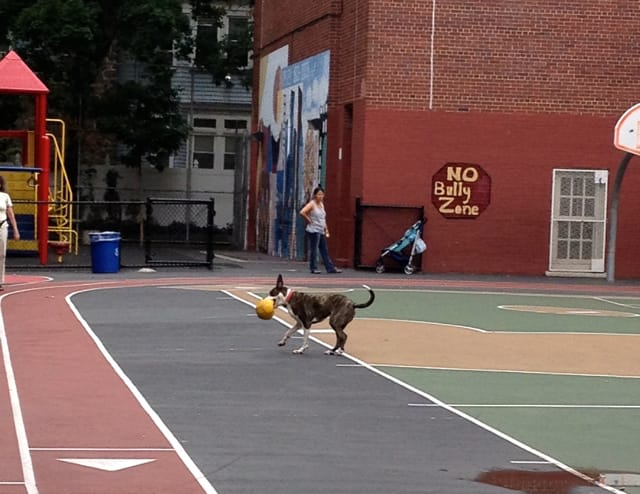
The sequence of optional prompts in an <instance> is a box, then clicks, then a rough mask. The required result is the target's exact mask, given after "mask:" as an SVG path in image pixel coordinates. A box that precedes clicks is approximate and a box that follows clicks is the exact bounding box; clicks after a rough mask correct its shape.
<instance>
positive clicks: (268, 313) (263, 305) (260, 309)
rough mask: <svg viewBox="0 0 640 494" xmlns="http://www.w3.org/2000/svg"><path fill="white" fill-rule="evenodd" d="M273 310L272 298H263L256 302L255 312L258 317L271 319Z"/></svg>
mask: <svg viewBox="0 0 640 494" xmlns="http://www.w3.org/2000/svg"><path fill="white" fill-rule="evenodd" d="M275 310H276V309H275V307H274V306H273V299H272V298H263V299H262V300H260V302H258V303H257V304H256V314H257V316H258V317H259V318H260V319H265V320H268V319H271V318H272V317H273V313H274V312H275Z"/></svg>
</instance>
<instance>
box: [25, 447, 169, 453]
mask: <svg viewBox="0 0 640 494" xmlns="http://www.w3.org/2000/svg"><path fill="white" fill-rule="evenodd" d="M31 451H127V452H136V451H175V450H174V449H173V448H31Z"/></svg>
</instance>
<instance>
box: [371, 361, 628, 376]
mask: <svg viewBox="0 0 640 494" xmlns="http://www.w3.org/2000/svg"><path fill="white" fill-rule="evenodd" d="M370 365H372V366H373V367H397V368H398V369H418V370H437V371H455V372H493V373H496V374H533V375H540V376H569V377H606V378H615V379H640V376H624V375H618V374H583V373H579V372H548V371H531V370H514V369H476V368H465V367H430V366H424V365H400V364H370Z"/></svg>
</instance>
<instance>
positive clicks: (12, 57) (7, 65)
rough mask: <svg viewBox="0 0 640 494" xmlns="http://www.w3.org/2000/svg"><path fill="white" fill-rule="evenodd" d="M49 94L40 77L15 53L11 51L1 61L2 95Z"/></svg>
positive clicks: (0, 88)
mask: <svg viewBox="0 0 640 494" xmlns="http://www.w3.org/2000/svg"><path fill="white" fill-rule="evenodd" d="M48 92H49V89H48V88H47V86H45V85H44V84H43V83H42V81H41V80H40V79H38V76H36V75H35V74H34V73H33V72H32V71H31V69H30V68H29V66H28V65H27V64H26V63H24V62H23V61H22V59H21V58H20V57H19V56H18V54H17V53H16V52H15V51H13V50H12V51H10V52H9V53H7V56H6V57H4V58H3V59H2V60H0V93H36V94H46V93H48Z"/></svg>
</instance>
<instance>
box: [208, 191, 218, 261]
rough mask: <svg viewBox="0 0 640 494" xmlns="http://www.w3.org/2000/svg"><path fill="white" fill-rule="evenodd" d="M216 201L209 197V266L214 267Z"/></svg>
mask: <svg viewBox="0 0 640 494" xmlns="http://www.w3.org/2000/svg"><path fill="white" fill-rule="evenodd" d="M215 206H216V201H215V199H214V198H213V197H211V198H210V199H209V205H208V207H207V266H208V268H209V269H213V226H214V224H213V218H214V216H215V215H216V209H215Z"/></svg>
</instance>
